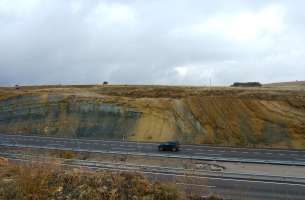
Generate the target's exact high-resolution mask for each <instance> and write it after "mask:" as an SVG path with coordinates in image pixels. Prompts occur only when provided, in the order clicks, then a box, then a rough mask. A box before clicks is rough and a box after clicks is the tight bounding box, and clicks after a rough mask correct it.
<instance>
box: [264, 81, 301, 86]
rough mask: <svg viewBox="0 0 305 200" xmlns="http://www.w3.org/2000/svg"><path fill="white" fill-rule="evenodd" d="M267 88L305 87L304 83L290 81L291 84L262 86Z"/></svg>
mask: <svg viewBox="0 0 305 200" xmlns="http://www.w3.org/2000/svg"><path fill="white" fill-rule="evenodd" d="M264 86H268V87H305V81H291V82H279V83H268V84H264Z"/></svg>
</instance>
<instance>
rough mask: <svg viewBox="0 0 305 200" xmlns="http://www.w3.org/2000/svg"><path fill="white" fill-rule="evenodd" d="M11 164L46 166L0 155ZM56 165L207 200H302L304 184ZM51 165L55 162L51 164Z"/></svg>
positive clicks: (83, 164) (69, 163)
mask: <svg viewBox="0 0 305 200" xmlns="http://www.w3.org/2000/svg"><path fill="white" fill-rule="evenodd" d="M1 156H4V157H7V158H9V159H10V160H14V161H17V162H20V161H22V162H28V161H31V162H33V161H36V162H47V160H48V158H46V157H32V156H24V155H20V154H19V155H18V154H1ZM59 160H61V162H56V163H58V164H61V165H64V166H66V167H82V168H83V167H88V168H90V169H94V170H95V169H104V170H111V171H131V172H140V173H142V174H143V175H145V176H146V177H148V178H149V179H151V180H153V181H156V180H157V181H163V182H166V181H169V182H175V183H176V185H177V186H178V187H181V189H183V190H185V191H186V192H188V193H193V194H198V195H201V196H208V195H211V194H218V195H221V196H222V197H224V198H225V199H234V200H242V199H247V200H261V199H271V200H282V199H283V200H284V199H296V200H301V199H304V196H305V183H287V182H272V181H271V182H270V181H264V180H259V179H257V180H243V179H238V178H229V177H216V176H210V175H200V174H196V175H185V174H184V173H179V170H178V171H177V172H176V170H171V171H168V170H163V171H162V169H160V168H158V167H157V168H155V167H153V166H150V167H149V166H147V168H143V166H141V165H139V166H138V165H128V166H125V165H123V164H122V163H121V164H118V163H105V162H98V161H87V160H77V159H59ZM53 161H54V160H53Z"/></svg>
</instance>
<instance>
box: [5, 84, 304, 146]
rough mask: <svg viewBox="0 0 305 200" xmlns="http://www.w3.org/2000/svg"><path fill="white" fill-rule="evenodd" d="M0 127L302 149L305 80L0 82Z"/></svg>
mask: <svg viewBox="0 0 305 200" xmlns="http://www.w3.org/2000/svg"><path fill="white" fill-rule="evenodd" d="M0 131H1V132H2V133H12V134H38V135H49V136H65V137H91V138H108V139H124V138H126V139H129V140H143V141H163V140H172V139H178V140H180V141H181V142H184V143H196V144H217V145H229V146H243V147H276V148H299V149H303V148H305V87H304V86H302V84H301V85H299V86H297V87H296V86H293V87H278V86H276V87H274V86H272V85H267V86H264V87H260V88H231V87H213V88H210V87H177V86H171V87H170V86H126V85H107V86H101V85H79V86H60V85H57V86H27V87H21V88H20V89H15V88H0Z"/></svg>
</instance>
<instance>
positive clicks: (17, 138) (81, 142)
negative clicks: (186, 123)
mask: <svg viewBox="0 0 305 200" xmlns="http://www.w3.org/2000/svg"><path fill="white" fill-rule="evenodd" d="M0 145H4V146H17V147H35V148H47V149H62V150H75V151H89V152H101V153H117V154H131V155H146V156H162V157H179V158H192V159H202V160H217V161H230V162H250V163H251V162H253V163H270V164H286V165H301V166H305V151H299V150H271V149H250V148H230V147H213V146H207V145H181V151H178V152H159V151H158V148H157V146H158V143H146V142H128V141H114V140H89V139H71V138H53V137H39V136H24V135H7V134H0Z"/></svg>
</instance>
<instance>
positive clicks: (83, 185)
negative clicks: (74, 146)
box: [0, 158, 220, 200]
mask: <svg viewBox="0 0 305 200" xmlns="http://www.w3.org/2000/svg"><path fill="white" fill-rule="evenodd" d="M0 199H3V200H14V199H16V200H17V199H18V200H19V199H24V200H36V199H37V200H38V199H39V200H40V199H67V200H68V199H82V200H86V199H88V200H89V199H90V200H97V199H99V200H103V199H105V200H106V199H107V200H125V199H126V200H127V199H133V200H137V199H146V200H150V199H154V200H179V199H180V200H184V199H190V200H191V199H193V200H195V199H200V198H199V197H197V196H189V195H187V194H185V193H183V192H180V191H178V189H177V188H176V186H175V184H174V183H168V182H167V183H160V182H151V181H149V180H148V179H146V178H144V177H143V176H142V175H141V174H137V173H130V172H124V173H114V172H105V171H89V170H86V169H74V170H71V169H70V170H65V169H64V168H60V167H58V166H57V165H55V164H50V163H42V164H37V163H36V164H35V163H27V164H14V163H10V162H9V161H7V160H5V159H3V158H0ZM207 199H211V200H218V199H219V200H220V198H216V197H210V198H207Z"/></svg>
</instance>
